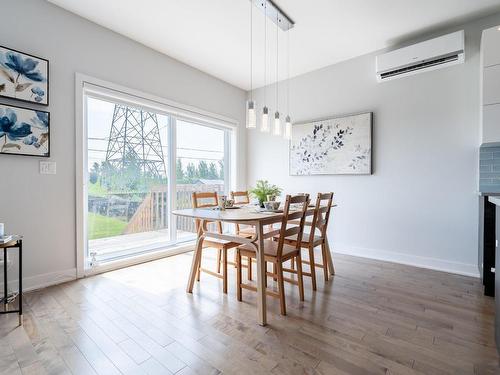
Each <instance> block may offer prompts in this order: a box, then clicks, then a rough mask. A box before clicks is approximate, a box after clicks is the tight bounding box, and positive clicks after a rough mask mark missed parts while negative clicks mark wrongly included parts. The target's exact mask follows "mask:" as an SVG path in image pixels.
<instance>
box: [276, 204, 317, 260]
mask: <svg viewBox="0 0 500 375" xmlns="http://www.w3.org/2000/svg"><path fill="white" fill-rule="evenodd" d="M291 204H297V205H298V204H300V211H295V212H290V205H291ZM308 204H309V195H308V194H305V195H296V196H290V195H287V196H286V200H285V205H284V208H283V219H282V221H281V229H280V235H279V239H278V250H277V254H276V256H277V258H278V259H281V257H282V255H283V245H284V243H285V237H288V236H292V235H294V234H297V239H298V242H297V249H299V250H300V241H301V240H302V233H303V232H304V222H305V219H306V213H307V206H308ZM299 218H300V223H299V226H293V227H291V228H287V225H288V224H289V222H291V221H296V220H297V219H299ZM290 224H293V223H290Z"/></svg>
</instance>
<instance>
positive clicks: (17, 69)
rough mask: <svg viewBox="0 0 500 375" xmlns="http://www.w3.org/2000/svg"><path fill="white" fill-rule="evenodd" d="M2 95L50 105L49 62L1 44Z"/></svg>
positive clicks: (0, 87)
mask: <svg viewBox="0 0 500 375" xmlns="http://www.w3.org/2000/svg"><path fill="white" fill-rule="evenodd" d="M0 96H3V97H6V98H11V99H17V100H22V101H25V102H30V103H37V104H43V105H49V62H48V61H47V60H45V59H42V58H40V57H36V56H32V55H28V54H26V53H23V52H19V51H16V50H13V49H10V48H6V47H1V46H0Z"/></svg>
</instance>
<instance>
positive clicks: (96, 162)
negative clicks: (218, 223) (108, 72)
mask: <svg viewBox="0 0 500 375" xmlns="http://www.w3.org/2000/svg"><path fill="white" fill-rule="evenodd" d="M169 126H170V118H169V116H166V115H162V114H159V113H155V112H153V111H147V110H143V109H141V108H136V107H133V106H129V105H124V104H120V103H113V102H109V101H105V100H101V99H96V98H92V97H88V98H87V134H88V142H87V145H88V149H87V155H88V160H87V165H88V183H87V209H88V211H87V236H88V254H89V256H90V261H93V262H95V261H98V262H101V261H106V260H111V259H116V258H120V257H126V256H130V255H136V254H138V253H141V252H144V251H148V250H151V249H154V248H157V247H158V246H159V245H164V244H166V243H169V242H170V240H171V235H170V231H169V228H170V225H169V220H170V215H169V207H168V205H169V199H168V191H169V188H168V186H169V181H168V180H169V179H168V168H169V162H168V154H169V153H168V145H169V140H168V134H169V132H168V127H169Z"/></svg>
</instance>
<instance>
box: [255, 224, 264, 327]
mask: <svg viewBox="0 0 500 375" xmlns="http://www.w3.org/2000/svg"><path fill="white" fill-rule="evenodd" d="M256 229H257V309H258V313H259V324H260V325H261V326H265V325H266V324H267V316H266V286H265V285H266V284H265V281H266V277H267V276H266V268H265V267H266V266H265V260H264V259H265V258H264V239H263V233H264V228H263V227H262V224H261V223H260V222H259V224H257V225H256Z"/></svg>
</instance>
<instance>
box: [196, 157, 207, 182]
mask: <svg viewBox="0 0 500 375" xmlns="http://www.w3.org/2000/svg"><path fill="white" fill-rule="evenodd" d="M198 177H199V178H209V177H208V165H207V162H206V161H205V160H202V161H200V163H199V164H198Z"/></svg>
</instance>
